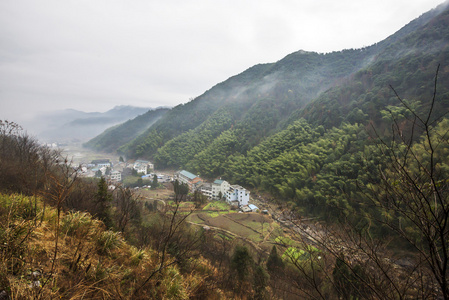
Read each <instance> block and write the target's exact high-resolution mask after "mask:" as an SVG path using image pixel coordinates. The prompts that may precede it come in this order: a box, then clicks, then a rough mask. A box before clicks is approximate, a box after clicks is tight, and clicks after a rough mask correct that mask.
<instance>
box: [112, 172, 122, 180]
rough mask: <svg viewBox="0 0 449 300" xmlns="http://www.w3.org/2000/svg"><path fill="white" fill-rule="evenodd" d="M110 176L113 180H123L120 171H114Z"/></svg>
mask: <svg viewBox="0 0 449 300" xmlns="http://www.w3.org/2000/svg"><path fill="white" fill-rule="evenodd" d="M110 176H111V180H113V181H121V180H122V173H121V172H120V171H112V172H111V175H110Z"/></svg>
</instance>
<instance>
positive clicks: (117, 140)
mask: <svg viewBox="0 0 449 300" xmlns="http://www.w3.org/2000/svg"><path fill="white" fill-rule="evenodd" d="M167 111H169V109H168V108H157V109H154V110H153V109H150V110H149V111H147V112H146V113H144V114H142V115H139V116H137V117H136V118H134V119H132V120H128V121H126V122H125V123H122V124H119V125H116V126H114V127H111V128H109V129H107V130H106V131H104V132H103V133H101V134H100V135H98V136H96V137H95V138H93V139H91V140H89V141H88V142H86V143H84V146H85V147H87V148H91V149H94V150H101V151H106V152H114V151H116V150H117V149H118V148H119V147H120V146H121V145H123V144H126V143H128V142H130V141H132V140H133V139H134V138H136V137H137V136H138V135H139V134H141V133H142V132H144V131H145V130H146V129H148V128H149V127H150V126H151V125H153V124H154V123H155V122H156V121H158V120H159V119H160V118H161V117H162V116H163V115H164V114H165V113H166V112H167ZM76 121H78V120H75V121H73V122H76ZM73 122H72V123H73Z"/></svg>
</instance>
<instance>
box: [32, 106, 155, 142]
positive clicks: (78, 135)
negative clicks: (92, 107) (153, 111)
mask: <svg viewBox="0 0 449 300" xmlns="http://www.w3.org/2000/svg"><path fill="white" fill-rule="evenodd" d="M148 110H149V108H146V107H134V106H124V105H122V106H116V107H114V108H113V109H111V110H108V111H106V112H104V113H100V112H83V111H78V110H73V109H66V110H60V111H52V112H47V113H44V114H41V115H38V116H36V117H35V118H34V119H33V120H32V121H30V122H29V124H25V127H26V128H32V129H33V133H34V134H35V135H36V136H37V137H38V138H39V139H40V140H43V141H47V142H53V141H56V142H67V141H75V140H77V141H85V140H88V139H90V138H93V137H95V136H96V135H98V134H100V133H101V132H103V131H104V130H105V129H107V128H109V127H111V126H114V125H117V124H119V123H123V122H125V121H127V120H129V119H134V118H135V117H136V116H138V115H140V114H143V113H145V112H147V111H148Z"/></svg>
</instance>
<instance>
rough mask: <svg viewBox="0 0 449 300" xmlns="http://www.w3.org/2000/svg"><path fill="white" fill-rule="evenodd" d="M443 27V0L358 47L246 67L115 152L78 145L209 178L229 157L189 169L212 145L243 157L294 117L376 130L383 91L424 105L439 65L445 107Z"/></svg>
mask: <svg viewBox="0 0 449 300" xmlns="http://www.w3.org/2000/svg"><path fill="white" fill-rule="evenodd" d="M448 24H449V16H448V11H447V3H445V4H442V5H440V6H439V7H438V8H436V9H434V10H431V11H429V12H427V13H425V14H423V15H422V16H421V17H419V18H417V19H415V20H413V21H412V22H410V23H409V24H407V25H406V26H404V27H403V28H402V29H401V30H399V31H398V32H396V33H395V34H393V35H391V36H390V37H388V38H387V39H385V40H383V41H380V42H379V43H377V44H375V45H372V46H369V47H366V48H363V49H348V50H343V51H339V52H332V53H328V54H319V53H314V52H305V51H298V52H295V53H292V54H290V55H288V56H286V57H285V58H283V59H281V60H279V61H278V62H276V63H269V64H260V65H256V66H253V67H251V68H249V69H248V70H246V71H244V72H242V73H241V74H238V75H236V76H233V77H231V78H229V79H228V80H226V81H224V82H222V83H219V84H217V85H215V86H214V87H212V88H211V89H210V90H208V91H206V92H205V93H204V94H202V95H200V96H199V97H197V98H195V99H194V100H192V101H190V102H189V103H186V104H181V105H178V106H176V107H174V108H173V109H172V110H170V111H169V112H167V113H166V114H165V115H164V116H163V117H162V118H160V119H159V120H158V121H157V122H155V123H154V124H153V125H152V126H151V127H149V128H148V129H147V130H146V131H145V132H143V133H142V134H141V135H139V136H138V137H136V138H134V137H130V138H129V139H128V140H127V141H126V143H123V145H121V147H117V146H118V145H115V146H114V147H112V146H111V145H112V144H114V141H113V139H111V140H110V141H109V145H108V144H107V142H106V143H105V142H103V143H104V144H102V145H101V146H100V145H98V144H95V141H94V140H92V141H90V142H89V143H87V144H86V145H87V146H89V147H93V148H95V149H103V150H109V151H115V150H118V151H119V152H120V153H121V154H123V155H126V156H127V157H130V158H138V157H141V158H148V159H152V160H154V161H155V163H156V164H157V166H158V167H162V168H164V167H175V168H178V167H186V166H190V167H191V168H192V169H193V170H192V171H196V172H199V173H203V174H207V175H208V176H219V175H220V172H219V171H218V170H220V169H221V170H222V169H223V167H224V165H227V164H228V163H229V161H228V160H227V159H222V160H221V161H220V162H215V163H216V164H218V165H219V166H217V168H214V170H213V171H211V169H210V166H207V164H206V165H204V164H200V163H199V158H200V157H201V155H202V154H201V153H203V154H204V153H208V155H211V154H212V153H214V152H217V151H218V149H221V151H224V152H222V154H221V155H224V156H229V155H245V154H246V153H247V152H248V151H249V150H251V149H252V148H253V147H255V146H256V145H258V144H259V143H260V142H261V141H263V140H265V139H266V138H267V137H269V136H271V135H273V134H275V133H277V132H280V131H282V130H285V129H286V128H287V127H288V126H289V125H290V124H293V123H294V122H295V121H296V120H298V119H299V118H304V119H305V120H306V121H308V122H309V123H310V124H312V125H313V126H320V125H321V126H324V128H327V129H330V128H332V127H333V126H336V127H338V126H340V125H341V124H343V123H344V122H347V123H350V124H363V125H367V124H368V123H372V124H375V125H376V126H379V128H383V127H384V123H383V118H382V115H381V110H382V109H384V108H385V107H386V106H388V105H394V104H397V102H396V101H397V99H396V96H395V94H394V92H393V90H392V89H391V88H390V85H391V86H393V87H394V88H395V90H396V91H397V92H398V94H399V95H401V97H404V98H406V99H409V98H410V99H413V100H417V101H424V100H428V99H429V97H430V96H431V95H432V85H433V79H434V76H435V72H436V70H437V67H438V65H439V64H440V65H441V66H440V72H439V75H438V76H439V77H438V81H439V86H438V87H439V89H438V94H439V95H440V96H441V99H439V101H438V103H437V105H438V107H439V108H447V107H448V99H447V97H444V96H445V95H447V92H448V90H447V87H448V86H449V85H448V84H447V83H448V71H449V61H448V60H449V50H448V41H449V40H448V37H449V26H448ZM354 26H356V24H355V25H354ZM122 126H126V125H122ZM113 130H123V129H122V128H121V127H120V126H119V127H117V128H116V129H111V130H110V131H109V134H112V133H113ZM112 135H113V134H112ZM229 137H232V138H231V140H232V143H231V144H229V141H228V140H227V139H228V138H229Z"/></svg>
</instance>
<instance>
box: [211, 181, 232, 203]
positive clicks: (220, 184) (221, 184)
mask: <svg viewBox="0 0 449 300" xmlns="http://www.w3.org/2000/svg"><path fill="white" fill-rule="evenodd" d="M230 186H231V185H230V184H229V183H228V182H227V181H226V180H221V179H217V180H215V181H214V183H212V199H215V200H221V199H219V198H220V197H219V195H220V192H221V196H222V197H226V192H227V191H228V190H229V187H230Z"/></svg>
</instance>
